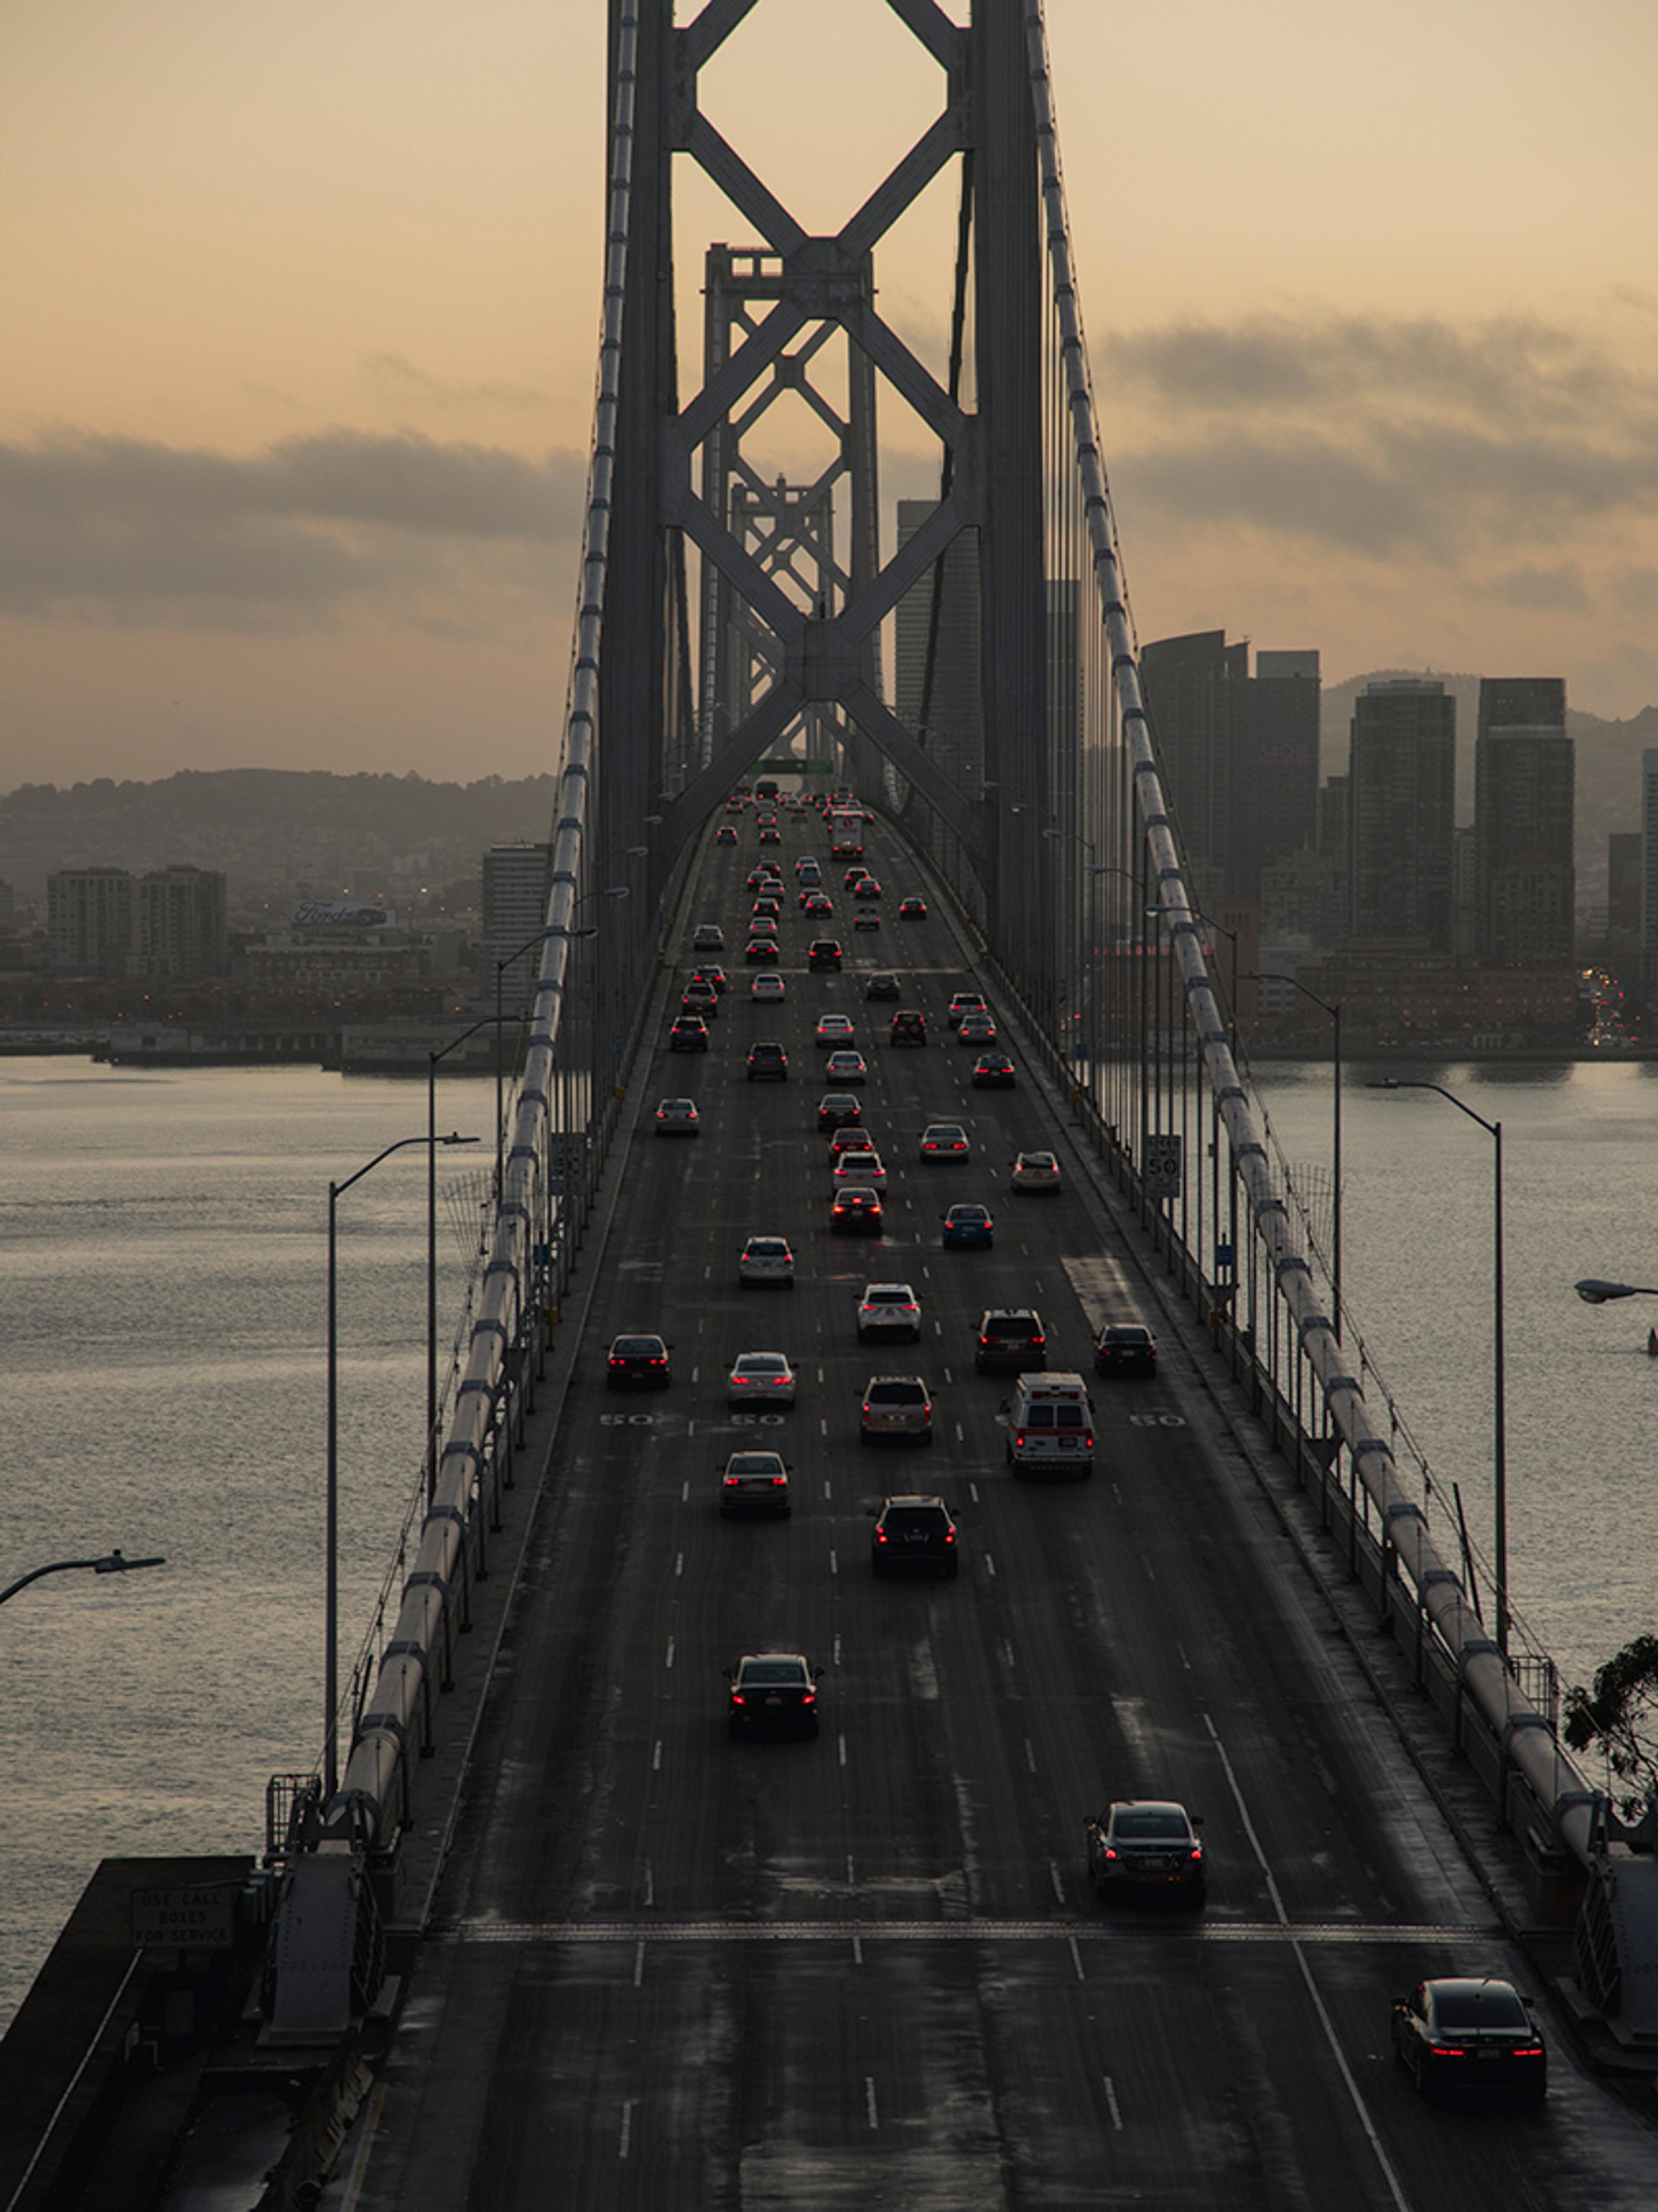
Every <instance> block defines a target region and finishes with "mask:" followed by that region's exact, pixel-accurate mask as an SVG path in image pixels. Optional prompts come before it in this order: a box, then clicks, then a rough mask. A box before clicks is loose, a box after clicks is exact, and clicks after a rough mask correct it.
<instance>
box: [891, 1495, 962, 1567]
mask: <svg viewBox="0 0 1658 2212" xmlns="http://www.w3.org/2000/svg"><path fill="white" fill-rule="evenodd" d="M869 1563H870V1566H871V1568H872V1570H873V1571H874V1572H875V1573H876V1574H877V1575H906V1574H937V1575H943V1576H944V1577H945V1578H946V1579H947V1580H949V1581H950V1582H954V1581H955V1579H956V1577H957V1575H959V1574H960V1572H961V1571H962V1554H961V1547H960V1546H959V1545H958V1544H957V1541H956V1516H955V1515H954V1514H953V1513H952V1512H951V1511H950V1508H949V1506H948V1505H946V1504H945V1503H944V1499H943V1498H922V1497H920V1496H910V1497H905V1498H887V1499H885V1500H884V1502H883V1504H882V1506H881V1509H880V1510H879V1512H878V1513H877V1515H876V1516H875V1526H874V1527H873V1528H872V1529H871V1530H870V1537H869Z"/></svg>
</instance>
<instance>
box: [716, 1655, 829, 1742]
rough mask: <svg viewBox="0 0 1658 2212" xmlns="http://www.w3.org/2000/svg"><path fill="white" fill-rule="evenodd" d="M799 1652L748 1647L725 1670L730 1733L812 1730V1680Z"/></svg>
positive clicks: (812, 1671) (814, 1671) (816, 1670)
mask: <svg viewBox="0 0 1658 2212" xmlns="http://www.w3.org/2000/svg"><path fill="white" fill-rule="evenodd" d="M822 1673H823V1668H821V1667H810V1666H808V1665H807V1663H806V1662H805V1659H804V1658H803V1657H802V1656H801V1655H800V1654H799V1652H798V1651H749V1652H745V1653H744V1656H743V1657H742V1658H740V1659H739V1660H738V1662H737V1664H736V1666H735V1667H728V1668H726V1676H727V1679H728V1680H730V1683H731V1694H730V1696H729V1697H728V1698H727V1699H726V1728H727V1729H728V1730H729V1732H730V1733H731V1734H732V1735H737V1736H741V1735H806V1736H812V1735H817V1678H818V1676H819V1675H820V1674H822Z"/></svg>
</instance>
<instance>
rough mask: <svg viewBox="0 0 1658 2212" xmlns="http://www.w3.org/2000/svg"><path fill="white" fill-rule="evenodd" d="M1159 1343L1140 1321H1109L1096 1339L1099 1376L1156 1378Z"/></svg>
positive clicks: (1095, 1359) (1096, 1371) (1096, 1365)
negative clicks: (1143, 1376) (1146, 1376)
mask: <svg viewBox="0 0 1658 2212" xmlns="http://www.w3.org/2000/svg"><path fill="white" fill-rule="evenodd" d="M1094 1372H1095V1373H1096V1375H1155V1374H1156V1373H1157V1339H1156V1337H1155V1336H1153V1335H1152V1334H1151V1330H1150V1329H1149V1328H1145V1327H1144V1326H1143V1325H1142V1324H1141V1323H1140V1322H1137V1321H1113V1322H1107V1323H1106V1325H1105V1327H1104V1328H1102V1330H1101V1331H1100V1333H1099V1334H1098V1335H1097V1336H1096V1338H1095V1340H1094Z"/></svg>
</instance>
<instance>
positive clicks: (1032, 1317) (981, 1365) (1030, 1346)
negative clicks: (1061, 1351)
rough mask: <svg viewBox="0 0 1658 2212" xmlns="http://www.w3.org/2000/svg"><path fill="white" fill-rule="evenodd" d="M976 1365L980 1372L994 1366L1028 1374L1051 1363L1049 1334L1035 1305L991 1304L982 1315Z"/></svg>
mask: <svg viewBox="0 0 1658 2212" xmlns="http://www.w3.org/2000/svg"><path fill="white" fill-rule="evenodd" d="M974 1364H975V1366H976V1367H977V1368H978V1370H979V1372H980V1374H981V1375H988V1374H989V1373H990V1372H991V1371H992V1370H993V1369H994V1368H1006V1369H1010V1370H1011V1371H1012V1372H1013V1373H1014V1374H1016V1375H1025V1374H1029V1372H1030V1371H1031V1370H1033V1369H1034V1368H1038V1367H1046V1366H1047V1364H1048V1336H1047V1334H1046V1332H1045V1331H1044V1329H1043V1328H1042V1316H1041V1315H1040V1314H1039V1313H1038V1312H1037V1311H1036V1310H1035V1308H1034V1307H1032V1306H992V1307H990V1308H989V1309H988V1310H987V1311H986V1312H984V1313H982V1314H981V1315H980V1316H979V1343H978V1349H977V1351H976V1352H975V1354H974Z"/></svg>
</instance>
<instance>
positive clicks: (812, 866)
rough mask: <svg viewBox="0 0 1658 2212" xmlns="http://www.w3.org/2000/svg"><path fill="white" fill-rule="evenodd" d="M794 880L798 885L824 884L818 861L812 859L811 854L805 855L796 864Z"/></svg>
mask: <svg viewBox="0 0 1658 2212" xmlns="http://www.w3.org/2000/svg"><path fill="white" fill-rule="evenodd" d="M794 880H795V882H796V883H797V884H821V883H822V882H823V870H822V869H821V868H820V867H819V866H818V865H817V861H816V860H813V859H812V857H811V854H810V853H803V854H801V855H800V857H799V860H797V861H796V862H795V864H794Z"/></svg>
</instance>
